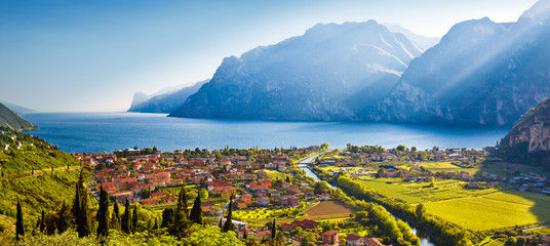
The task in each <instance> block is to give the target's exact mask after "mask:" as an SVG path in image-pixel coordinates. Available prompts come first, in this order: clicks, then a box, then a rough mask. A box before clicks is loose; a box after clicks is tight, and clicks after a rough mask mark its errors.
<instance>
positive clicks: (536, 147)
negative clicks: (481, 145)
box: [498, 98, 550, 168]
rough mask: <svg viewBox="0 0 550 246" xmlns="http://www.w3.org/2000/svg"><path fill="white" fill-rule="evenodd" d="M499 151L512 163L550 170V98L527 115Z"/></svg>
mask: <svg viewBox="0 0 550 246" xmlns="http://www.w3.org/2000/svg"><path fill="white" fill-rule="evenodd" d="M498 149H499V152H500V154H501V156H502V157H504V158H506V159H508V160H510V161H516V162H525V163H528V164H534V165H542V166H544V167H546V168H550V98H548V99H546V100H544V101H543V102H541V103H540V104H539V105H538V106H537V107H535V108H534V109H531V110H529V111H528V112H527V113H525V114H524V115H523V116H522V117H521V119H519V120H518V122H516V124H515V125H514V127H513V128H512V130H510V132H509V133H508V135H506V137H504V138H503V139H502V140H501V141H500V144H499V146H498Z"/></svg>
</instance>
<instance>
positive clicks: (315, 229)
mask: <svg viewBox="0 0 550 246" xmlns="http://www.w3.org/2000/svg"><path fill="white" fill-rule="evenodd" d="M487 151H490V150H475V149H442V150H440V149H438V148H433V149H431V150H422V151H421V150H416V148H414V147H412V148H407V147H405V146H397V147H396V148H392V149H385V148H382V147H378V146H361V147H359V146H353V145H348V146H347V148H346V149H344V150H328V149H327V146H326V145H323V146H312V147H309V148H303V149H298V148H291V149H274V150H265V149H262V150H260V149H249V150H236V149H228V148H226V149H223V150H215V151H212V152H209V151H208V150H201V149H195V150H183V151H175V152H171V153H168V152H167V153H162V152H160V151H158V150H157V149H156V148H145V149H138V148H129V149H125V150H122V151H117V152H114V153H103V154H99V153H98V154H74V155H75V157H77V158H78V159H80V160H81V161H82V162H83V163H85V164H87V165H89V166H90V167H92V168H93V170H94V178H93V182H94V185H93V186H92V187H93V188H92V194H95V195H96V196H98V192H99V190H100V189H101V188H102V189H103V190H105V191H106V192H108V194H109V196H110V197H111V198H112V199H116V200H117V201H118V202H120V203H123V202H124V201H126V200H129V201H131V202H132V203H138V204H140V205H141V206H144V208H146V209H149V210H151V211H156V213H159V214H160V213H161V212H162V209H165V208H166V207H170V206H173V205H175V203H176V200H177V196H178V191H179V190H180V189H181V187H182V186H185V188H186V189H187V190H190V191H194V193H193V192H190V193H191V194H190V195H189V197H190V198H192V197H196V196H197V195H199V193H200V196H201V198H202V199H203V200H202V203H201V210H202V211H203V213H204V215H205V216H206V218H207V219H206V221H208V222H209V223H211V224H216V223H218V221H223V220H225V219H224V211H225V210H227V209H228V208H227V204H228V202H229V200H230V199H231V198H232V196H234V203H232V204H233V205H232V206H233V207H232V208H233V209H234V211H233V219H234V220H233V223H234V224H235V225H236V232H237V235H238V237H239V238H240V239H241V240H254V241H255V242H259V243H261V242H266V241H267V240H269V239H270V238H271V237H272V236H273V235H272V233H273V231H272V228H273V225H275V223H277V224H278V228H279V230H280V232H281V233H280V234H281V235H282V236H283V237H284V240H285V242H286V243H287V244H292V245H310V244H314V245H384V244H390V243H391V240H390V239H388V238H385V237H383V236H382V234H379V233H376V232H375V230H373V229H372V228H371V227H372V225H371V224H369V222H366V221H365V220H366V219H365V217H368V215H364V214H362V212H360V211H357V209H356V207H354V205H353V204H349V202H346V199H349V198H345V197H344V198H343V197H342V195H339V193H335V192H334V190H332V188H331V187H332V186H331V185H330V184H329V183H332V184H335V183H334V182H331V181H334V180H336V179H338V177H339V176H351V177H356V179H357V180H361V181H362V182H365V184H368V186H370V187H378V188H379V190H377V192H381V194H382V196H385V197H390V198H391V194H388V192H390V193H391V192H393V191H392V188H389V189H388V188H387V187H384V185H386V186H388V184H392V183H393V184H394V185H393V186H396V184H402V186H403V187H408V186H407V184H411V185H413V184H427V185H428V186H431V187H436V186H438V187H436V188H435V189H436V190H438V191H433V192H436V193H437V192H439V193H441V192H447V190H448V187H447V186H449V187H453V188H452V189H454V190H452V192H459V190H457V189H460V190H463V191H468V190H471V191H476V190H477V191H479V190H486V189H493V190H494V189H496V188H498V187H501V186H503V185H505V186H506V187H507V188H508V189H513V190H517V191H518V192H519V191H521V192H525V191H529V192H532V193H541V194H543V193H547V192H548V187H549V181H548V180H547V179H546V178H544V176H543V175H540V174H535V173H532V172H527V173H518V172H516V173H514V174H515V175H511V174H510V175H506V173H504V174H495V173H494V172H492V171H491V170H488V169H487V170H485V169H483V168H481V165H480V163H482V162H483V163H487V162H488V160H487V159H488V158H489V157H488V156H487ZM305 159H310V160H311V161H310V162H308V163H304V164H300V165H297V164H299V161H300V160H305ZM304 168H307V169H309V170H311V171H312V172H311V173H315V175H318V176H319V177H320V178H321V179H322V180H325V181H327V182H324V181H323V182H316V181H315V179H312V178H311V177H309V176H308V175H307V174H305V172H304V170H303V169H304ZM457 184H458V185H459V187H458V188H457V187H456V185H457ZM377 185H378V186H377ZM388 187H389V186H388ZM403 189H405V188H403ZM423 189H424V188H423ZM449 189H450V188H449ZM425 192H427V193H429V192H432V191H428V190H426V191H425ZM449 192H450V191H449ZM396 194H398V195H399V196H396V197H399V199H404V200H406V197H407V196H406V194H405V195H404V194H399V193H396ZM434 194H435V193H434ZM405 202H406V201H405ZM411 203H413V204H415V203H417V204H419V202H418V201H416V200H415V201H413V202H411ZM220 223H221V222H220Z"/></svg>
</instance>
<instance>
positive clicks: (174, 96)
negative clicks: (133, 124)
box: [128, 80, 208, 113]
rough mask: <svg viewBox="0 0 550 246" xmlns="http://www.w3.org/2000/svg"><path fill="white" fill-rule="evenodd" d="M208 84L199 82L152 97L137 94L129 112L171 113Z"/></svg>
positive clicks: (164, 91)
mask: <svg viewBox="0 0 550 246" xmlns="http://www.w3.org/2000/svg"><path fill="white" fill-rule="evenodd" d="M206 82H208V80H204V81H200V82H197V83H195V84H194V85H192V86H186V87H181V88H177V89H170V90H163V91H161V92H158V93H156V94H155V95H152V96H147V95H145V94H143V93H136V95H135V96H134V99H133V101H132V106H131V107H130V109H129V110H128V112H141V113H171V112H173V111H174V110H176V109H178V108H179V107H181V105H183V103H185V100H187V98H188V97H189V96H190V95H192V94H194V93H195V92H197V91H198V90H199V88H200V87H201V86H202V85H203V84H205V83H206Z"/></svg>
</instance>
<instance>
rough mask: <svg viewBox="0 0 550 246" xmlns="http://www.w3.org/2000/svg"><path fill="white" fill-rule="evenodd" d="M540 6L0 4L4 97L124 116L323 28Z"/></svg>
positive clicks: (421, 25) (430, 25) (413, 25)
mask: <svg viewBox="0 0 550 246" xmlns="http://www.w3.org/2000/svg"><path fill="white" fill-rule="evenodd" d="M535 2H536V1H535V0H529V1H525V0H523V1H520V0H506V1H498V0H484V1H474V0H468V1H460V2H459V1H454V2H451V1H435V0H421V1H415V2H414V3H413V2H410V1H400V0H392V1H379V0H375V1H346V2H340V1H338V2H336V1H316V2H312V1H305V0H304V1H281V2H279V1H267V2H261V3H260V2H254V1H241V2H240V3H236V2H231V3H227V2H221V1H216V2H202V1H185V2H184V1H181V2H162V3H160V2H148V1H118V2H109V1H94V2H72V1H55V2H45V1H36V2H34V1H30V2H20V1H12V2H2V3H0V13H1V15H0V34H1V35H0V46H1V47H2V50H1V52H0V54H1V56H0V64H1V66H0V74H1V75H0V82H1V83H2V85H3V88H2V90H1V91H0V101H7V102H10V103H14V104H18V105H21V106H25V107H29V108H32V109H35V110H38V111H49V112H54V111H57V112H60V111H64V112H82V111H88V112H90V111H95V112H105V111H124V110H126V109H127V108H128V107H129V105H130V102H131V99H132V95H133V94H134V93H135V92H138V91H142V92H145V93H148V94H152V93H154V92H156V91H158V90H160V89H163V88H165V87H173V86H178V85H181V84H185V83H193V82H196V81H200V80H204V79H207V78H209V77H211V76H212V75H213V73H214V72H215V69H216V68H217V66H218V65H219V64H220V63H221V61H222V59H223V58H224V57H227V56H233V55H234V56H239V55H240V54H242V53H243V52H245V51H247V50H250V49H252V48H254V47H257V46H262V45H270V44H274V43H277V42H279V41H282V40H284V39H286V38H289V37H292V36H297V35H301V34H303V33H304V31H305V30H307V29H308V28H310V27H312V26H314V25H315V24H317V23H333V22H334V23H343V22H361V21H367V20H370V19H374V20H376V21H378V22H379V23H392V24H399V25H401V26H403V27H404V28H407V29H409V30H411V31H412V32H414V33H416V34H420V35H425V36H438V37H440V36H442V35H444V34H445V33H446V32H447V30H448V29H449V28H450V27H451V26H452V25H454V24H456V23H458V22H461V21H464V20H468V19H477V18H482V17H486V16H487V17H489V18H491V19H492V20H494V21H496V22H512V21H515V20H517V18H518V17H519V16H520V15H521V13H522V12H523V11H525V10H526V9H528V8H529V7H530V6H531V5H532V4H534V3H535Z"/></svg>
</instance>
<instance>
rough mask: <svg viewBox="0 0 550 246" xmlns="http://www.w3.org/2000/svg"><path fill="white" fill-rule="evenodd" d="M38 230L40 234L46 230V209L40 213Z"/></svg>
mask: <svg viewBox="0 0 550 246" xmlns="http://www.w3.org/2000/svg"><path fill="white" fill-rule="evenodd" d="M38 229H39V230H40V232H42V233H43V232H44V230H46V213H44V209H42V211H41V212H40V222H39V224H38Z"/></svg>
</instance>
